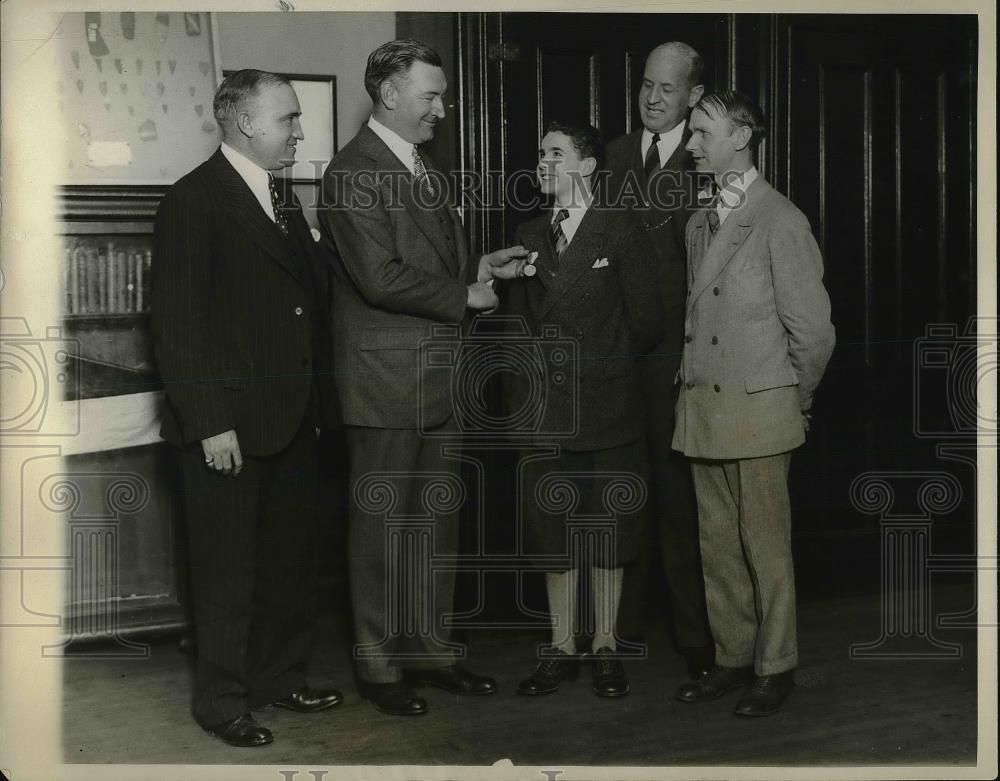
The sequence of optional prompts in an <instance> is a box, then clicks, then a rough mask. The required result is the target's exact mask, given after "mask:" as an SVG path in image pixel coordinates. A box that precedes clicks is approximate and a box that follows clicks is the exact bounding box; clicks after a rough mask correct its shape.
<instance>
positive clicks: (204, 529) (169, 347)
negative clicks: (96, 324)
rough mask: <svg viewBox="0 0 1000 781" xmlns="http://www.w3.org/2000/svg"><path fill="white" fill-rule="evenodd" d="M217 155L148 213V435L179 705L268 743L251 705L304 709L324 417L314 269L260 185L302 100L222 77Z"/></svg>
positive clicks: (279, 198)
mask: <svg viewBox="0 0 1000 781" xmlns="http://www.w3.org/2000/svg"><path fill="white" fill-rule="evenodd" d="M214 108H215V117H216V120H217V121H218V123H219V126H220V127H221V128H222V137H223V141H222V145H221V147H220V149H219V150H218V151H216V152H215V154H214V155H212V157H211V158H209V159H208V160H207V161H205V162H204V163H203V164H201V165H200V166H198V168H196V169H195V170H194V171H192V172H191V173H189V174H187V175H186V176H184V177H183V178H182V179H181V180H180V181H178V182H177V183H176V184H175V185H174V186H173V187H171V188H170V190H169V191H168V192H167V194H166V196H165V197H164V199H163V202H162V203H161V205H160V208H159V210H158V212H157V215H156V226H155V232H154V236H155V252H154V256H155V258H156V260H155V264H154V269H153V300H152V329H153V338H154V347H155V353H156V361H157V364H158V366H159V369H160V372H161V375H162V377H163V383H164V387H165V396H166V403H165V405H164V410H163V423H162V435H163V437H164V438H165V439H166V440H167V441H168V442H170V443H171V444H172V445H173V446H174V452H175V453H176V456H177V461H178V464H179V468H180V474H181V478H182V483H183V493H184V505H185V514H186V520H187V537H188V544H189V554H190V574H191V590H192V595H193V602H194V605H193V607H194V625H195V637H196V641H197V654H198V658H197V667H196V674H195V691H194V698H193V699H194V703H193V710H194V716H195V719H196V720H197V721H198V723H199V724H201V725H202V727H204V728H205V729H206V730H207V731H208V732H210V733H211V734H213V735H217V736H218V737H220V738H221V739H222V740H224V741H225V742H227V743H229V744H230V745H235V746H259V745H263V744H266V743H270V742H271V740H272V736H271V733H270V731H269V730H267V729H266V728H264V727H261V726H260V725H258V724H257V723H256V722H255V721H254V719H253V716H252V715H251V710H252V709H254V708H257V707H262V706H266V705H276V706H279V707H283V708H286V709H289V710H294V711H298V712H313V711H319V710H323V709H325V708H329V707H331V706H333V705H336V704H337V703H338V702H340V700H341V695H340V693H339V692H337V691H335V690H326V691H317V690H314V689H310V688H309V687H307V685H306V681H305V677H304V666H305V662H306V658H307V655H308V652H309V649H310V646H311V641H312V634H313V624H314V619H313V613H314V606H315V599H316V597H315V591H316V569H317V567H316V565H317V561H316V547H317V546H316V530H317V524H316V520H317V518H316V510H317V505H316V488H317V455H316V436H317V433H318V430H319V428H318V427H319V426H320V425H321V424H322V423H324V422H327V423H330V422H333V423H335V422H336V408H337V404H336V398H335V395H334V392H333V390H332V387H330V384H329V381H328V378H329V373H328V371H325V368H324V367H325V362H326V361H328V360H329V355H330V352H331V347H330V345H331V337H330V332H329V325H328V323H329V317H328V313H327V304H326V295H327V290H328V282H327V277H326V269H325V268H324V265H325V264H324V262H323V259H322V258H321V257H320V255H319V253H318V251H317V248H316V245H315V243H314V242H313V240H312V237H311V235H310V232H309V229H308V227H307V225H306V222H305V219H304V217H303V215H302V211H301V208H300V206H299V204H298V202H297V201H296V200H295V196H294V194H293V193H291V189H290V188H288V189H287V191H283V190H284V188H282V187H280V186H279V184H278V182H277V181H276V180H275V179H274V177H273V175H272V174H271V172H272V171H279V170H281V169H283V168H284V167H286V166H289V165H291V164H292V162H293V161H294V157H295V144H296V143H297V141H299V140H301V139H302V138H303V135H302V128H301V126H300V125H299V113H300V112H299V103H298V99H297V97H296V95H295V91H294V90H293V89H292V87H291V85H289V84H288V82H287V81H285V80H284V79H282V78H281V77H278V76H275V75H274V74H270V73H265V72H262V71H257V70H244V71H239V72H238V73H234V74H232V75H230V76H229V77H228V78H226V80H225V81H224V82H223V83H222V85H221V86H220V88H219V91H218V92H217V94H216V96H215V105H214Z"/></svg>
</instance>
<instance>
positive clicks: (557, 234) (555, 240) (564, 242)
mask: <svg viewBox="0 0 1000 781" xmlns="http://www.w3.org/2000/svg"><path fill="white" fill-rule="evenodd" d="M567 217H569V212H568V211H567V210H566V209H560V210H559V211H558V212H556V216H555V219H553V220H552V246H553V247H555V248H556V257H557V258H558V257H559V256H560V255H562V254H563V250H565V249H566V247H567V246H569V239H567V238H566V234H565V233H563V229H562V221H563V220H565V219H566V218H567Z"/></svg>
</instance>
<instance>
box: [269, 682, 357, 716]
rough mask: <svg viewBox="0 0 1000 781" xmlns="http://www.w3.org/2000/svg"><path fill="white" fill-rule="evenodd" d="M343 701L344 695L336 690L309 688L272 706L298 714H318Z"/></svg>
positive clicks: (290, 695)
mask: <svg viewBox="0 0 1000 781" xmlns="http://www.w3.org/2000/svg"><path fill="white" fill-rule="evenodd" d="M343 699H344V695H343V694H341V693H340V692H339V691H337V690H336V689H310V688H309V687H308V686H307V687H306V688H304V689H300V690H299V691H297V692H292V693H291V694H289V695H288V696H287V697H283V698H281V699H280V700H275V701H274V702H272V703H271V704H272V705H274V706H275V707H276V708H284V709H285V710H293V711H296V712H297V713H316V711H321V710H326V709H327V708H332V707H333V706H334V705H339V704H340V702H341V701H342V700H343Z"/></svg>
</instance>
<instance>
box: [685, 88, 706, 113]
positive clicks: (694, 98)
mask: <svg viewBox="0 0 1000 781" xmlns="http://www.w3.org/2000/svg"><path fill="white" fill-rule="evenodd" d="M704 94H705V85H704V84H695V85H694V86H693V87H692V88H691V94H690V95H688V108H694V104H695V103H697V102H698V101H699V100H701V98H702V95H704Z"/></svg>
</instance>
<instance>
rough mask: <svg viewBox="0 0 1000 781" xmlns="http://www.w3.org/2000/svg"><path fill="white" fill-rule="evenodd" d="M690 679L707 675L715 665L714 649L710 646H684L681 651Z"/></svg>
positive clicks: (693, 679) (695, 679) (694, 679)
mask: <svg viewBox="0 0 1000 781" xmlns="http://www.w3.org/2000/svg"><path fill="white" fill-rule="evenodd" d="M681 655H682V656H683V657H684V663H685V664H686V665H687V673H688V677H689V678H690V679H691V680H692V681H697V680H698V679H699V678H701V677H703V676H705V675H708V674H709V673H710V672H711V671H712V668H713V667H715V650H714V649H712V648H685V649H683V650H682V651H681Z"/></svg>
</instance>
